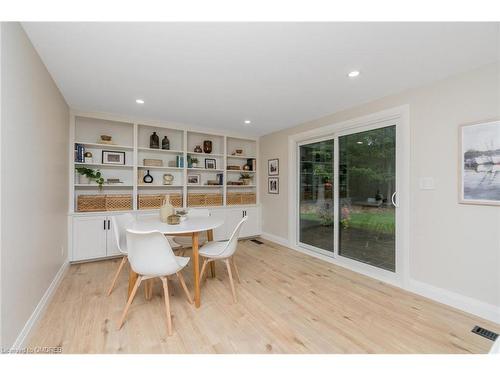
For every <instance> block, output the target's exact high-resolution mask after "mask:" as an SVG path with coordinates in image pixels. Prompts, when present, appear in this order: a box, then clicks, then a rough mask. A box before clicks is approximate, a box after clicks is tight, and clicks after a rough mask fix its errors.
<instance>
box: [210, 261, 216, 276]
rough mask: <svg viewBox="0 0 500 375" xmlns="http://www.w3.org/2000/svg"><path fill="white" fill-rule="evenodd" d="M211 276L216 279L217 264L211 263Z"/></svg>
mask: <svg viewBox="0 0 500 375" xmlns="http://www.w3.org/2000/svg"><path fill="white" fill-rule="evenodd" d="M210 274H211V275H210V276H212V279H213V278H215V262H211V263H210Z"/></svg>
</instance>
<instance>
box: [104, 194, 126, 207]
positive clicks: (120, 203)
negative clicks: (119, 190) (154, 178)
mask: <svg viewBox="0 0 500 375" xmlns="http://www.w3.org/2000/svg"><path fill="white" fill-rule="evenodd" d="M131 209H132V195H130V194H113V195H106V211H128V210H131Z"/></svg>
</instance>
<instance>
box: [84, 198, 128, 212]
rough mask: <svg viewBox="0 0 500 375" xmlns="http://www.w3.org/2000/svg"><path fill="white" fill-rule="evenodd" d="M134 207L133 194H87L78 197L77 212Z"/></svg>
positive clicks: (122, 209)
mask: <svg viewBox="0 0 500 375" xmlns="http://www.w3.org/2000/svg"><path fill="white" fill-rule="evenodd" d="M131 209H132V195H131V194H110V195H95V194H94V195H86V194H81V195H79V196H78V197H77V199H76V211H77V212H98V211H128V210H131Z"/></svg>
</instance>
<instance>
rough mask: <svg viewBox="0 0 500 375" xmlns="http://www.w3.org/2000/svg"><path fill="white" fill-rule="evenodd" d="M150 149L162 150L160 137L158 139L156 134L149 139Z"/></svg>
mask: <svg viewBox="0 0 500 375" xmlns="http://www.w3.org/2000/svg"><path fill="white" fill-rule="evenodd" d="M149 148H158V149H159V148H160V137H158V134H156V132H153V134H151V136H150V137H149Z"/></svg>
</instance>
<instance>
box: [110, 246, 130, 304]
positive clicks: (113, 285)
mask: <svg viewBox="0 0 500 375" xmlns="http://www.w3.org/2000/svg"><path fill="white" fill-rule="evenodd" d="M126 262H127V257H126V256H124V257H123V258H122V261H121V262H120V265H119V266H118V270H117V271H116V273H115V276H114V277H113V281H112V283H111V286H110V287H109V290H108V296H109V295H111V292H112V291H113V288H114V287H115V284H116V280H118V276H119V275H120V272H121V271H122V268H123V266H124V265H125V263H126Z"/></svg>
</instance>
